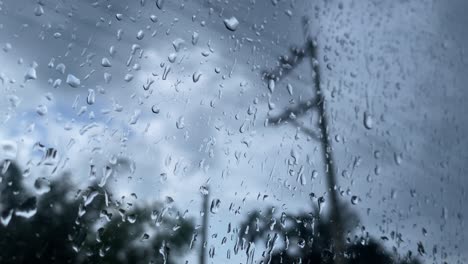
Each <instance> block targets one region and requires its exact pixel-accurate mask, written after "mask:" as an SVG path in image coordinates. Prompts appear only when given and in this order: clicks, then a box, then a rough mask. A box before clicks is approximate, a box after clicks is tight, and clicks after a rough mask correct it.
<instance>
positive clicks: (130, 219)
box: [127, 214, 137, 224]
mask: <svg viewBox="0 0 468 264" xmlns="http://www.w3.org/2000/svg"><path fill="white" fill-rule="evenodd" d="M136 220H137V216H136V214H129V215H127V221H128V222H129V223H130V224H134V223H135V222H136Z"/></svg>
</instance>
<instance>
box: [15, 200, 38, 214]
mask: <svg viewBox="0 0 468 264" xmlns="http://www.w3.org/2000/svg"><path fill="white" fill-rule="evenodd" d="M36 212H37V199H36V197H30V198H28V199H27V200H26V201H24V203H22V204H21V205H20V206H19V207H18V209H17V210H16V212H15V215H16V216H19V217H23V218H31V217H33V216H34V215H35V214H36Z"/></svg>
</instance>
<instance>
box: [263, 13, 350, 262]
mask: <svg viewBox="0 0 468 264" xmlns="http://www.w3.org/2000/svg"><path fill="white" fill-rule="evenodd" d="M308 23H309V20H308V19H307V18H304V19H303V27H304V35H305V47H304V49H302V50H301V49H291V51H292V56H291V57H286V58H285V57H283V58H282V59H280V65H279V67H278V68H276V69H275V70H273V71H272V72H269V73H266V77H267V80H268V81H270V80H274V81H279V80H280V79H282V78H283V77H284V76H286V75H287V74H289V73H290V72H292V70H293V69H294V68H295V67H296V66H298V65H299V64H300V63H301V62H302V61H303V59H304V58H305V57H308V58H309V59H310V65H311V69H312V77H313V86H312V90H313V92H314V93H315V96H316V97H315V98H314V99H312V100H308V101H305V102H301V103H299V104H298V105H296V106H295V107H293V108H288V109H286V110H285V111H284V112H283V113H282V114H280V115H279V116H277V117H276V118H272V119H270V121H271V122H272V123H274V124H277V125H278V124H280V123H281V122H284V121H290V122H291V123H292V124H293V125H296V126H299V127H301V128H303V130H304V131H305V132H306V133H307V134H308V135H310V136H312V137H313V138H315V139H318V140H319V141H320V142H321V148H322V154H323V159H324V161H325V168H324V169H325V173H326V184H327V191H328V193H329V199H330V218H331V219H330V220H331V221H332V223H333V225H334V229H333V230H332V232H333V234H332V235H333V242H334V246H335V263H336V264H343V263H345V259H344V254H343V253H344V250H345V244H344V230H343V219H342V216H341V212H340V207H339V198H338V190H337V181H336V168H335V162H334V157H333V152H332V150H333V148H332V146H331V142H330V137H329V134H330V127H329V123H328V116H327V113H326V105H325V96H324V94H323V91H322V87H321V72H320V64H319V63H318V56H319V54H318V46H317V43H316V41H314V40H313V39H312V38H311V37H310V36H309V33H308V32H309V30H308ZM309 109H313V110H316V111H317V112H318V114H319V122H318V126H319V134H318V135H317V134H316V133H315V131H313V130H311V129H307V128H304V127H303V126H302V125H301V124H300V123H299V122H298V121H297V119H296V118H297V117H299V116H301V115H304V114H306V113H307V111H308V110H309Z"/></svg>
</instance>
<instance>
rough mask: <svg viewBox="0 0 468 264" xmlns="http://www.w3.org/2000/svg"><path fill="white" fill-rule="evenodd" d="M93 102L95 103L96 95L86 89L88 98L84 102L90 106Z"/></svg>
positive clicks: (91, 90)
mask: <svg viewBox="0 0 468 264" xmlns="http://www.w3.org/2000/svg"><path fill="white" fill-rule="evenodd" d="M95 101H96V93H95V92H94V90H93V89H88V97H86V102H87V103H88V104H89V105H92V104H94V102H95Z"/></svg>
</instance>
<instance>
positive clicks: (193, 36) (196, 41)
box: [192, 32, 199, 45]
mask: <svg viewBox="0 0 468 264" xmlns="http://www.w3.org/2000/svg"><path fill="white" fill-rule="evenodd" d="M198 38H199V34H198V32H193V34H192V45H197V43H198Z"/></svg>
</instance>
